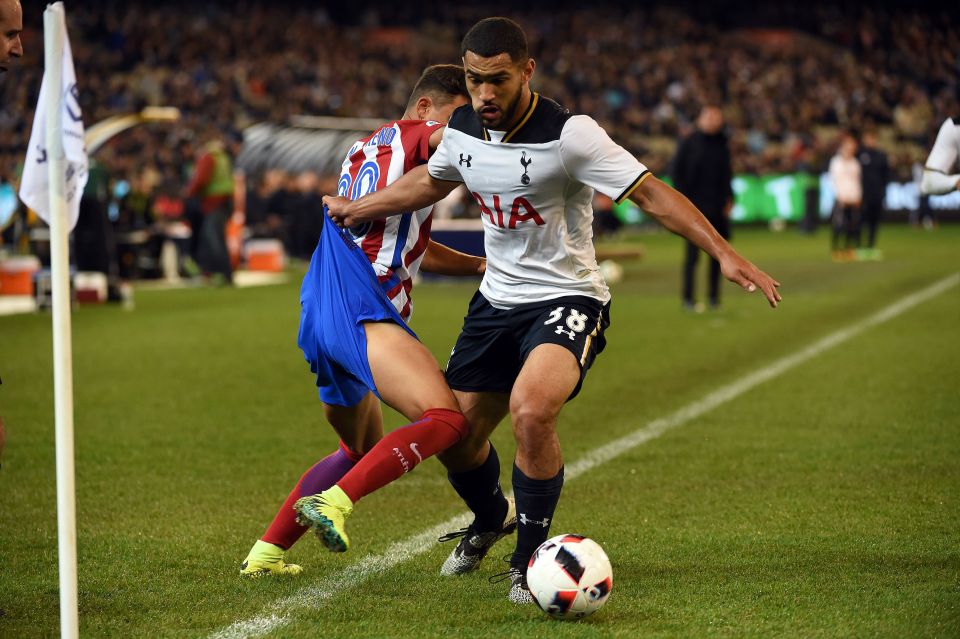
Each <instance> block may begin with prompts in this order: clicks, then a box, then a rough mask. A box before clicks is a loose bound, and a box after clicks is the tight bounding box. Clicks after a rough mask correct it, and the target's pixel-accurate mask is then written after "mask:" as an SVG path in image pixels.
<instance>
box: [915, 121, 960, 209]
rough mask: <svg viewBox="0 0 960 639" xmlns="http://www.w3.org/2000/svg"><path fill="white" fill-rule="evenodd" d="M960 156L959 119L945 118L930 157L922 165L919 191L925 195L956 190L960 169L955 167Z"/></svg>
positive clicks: (959, 178)
mask: <svg viewBox="0 0 960 639" xmlns="http://www.w3.org/2000/svg"><path fill="white" fill-rule="evenodd" d="M958 156H960V118H947V119H946V120H944V122H943V125H941V126H940V131H939V132H938V133H937V141H936V142H934V143H933V149H931V150H930V157H928V158H927V163H926V165H924V174H923V182H922V183H921V185H920V188H921V190H922V191H923V193H924V194H926V195H936V194H941V193H949V192H950V191H953V190H954V189H956V188H957V181H958V180H960V169H958V167H957V161H958V159H960V158H958Z"/></svg>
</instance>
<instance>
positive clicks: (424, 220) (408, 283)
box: [337, 120, 443, 321]
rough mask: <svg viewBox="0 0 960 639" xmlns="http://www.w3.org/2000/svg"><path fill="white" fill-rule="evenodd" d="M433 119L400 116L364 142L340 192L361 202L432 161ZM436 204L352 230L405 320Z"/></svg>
mask: <svg viewBox="0 0 960 639" xmlns="http://www.w3.org/2000/svg"><path fill="white" fill-rule="evenodd" d="M442 126H443V123H442V122H435V121H433V120H426V121H424V120H395V121H393V122H388V123H387V124H384V125H383V126H382V127H380V128H379V129H377V130H376V131H374V132H373V133H372V134H370V135H369V136H367V137H365V138H363V139H362V140H358V141H357V142H356V143H355V144H354V145H353V146H352V147H350V150H349V151H348V152H347V156H346V158H344V160H343V165H342V167H341V169H340V182H339V184H338V185H337V192H338V194H339V195H341V196H342V197H346V198H349V199H351V200H356V199H357V198H360V197H363V196H364V195H368V194H370V193H373V192H374V191H377V190H379V189H382V188H383V187H385V186H386V185H388V184H390V183H391V182H394V181H396V180H397V179H398V178H399V177H400V176H401V175H403V174H404V173H406V172H407V171H409V170H411V169H413V168H415V167H417V166H420V165H421V164H426V163H427V160H429V159H430V135H431V134H432V133H433V132H434V131H436V130H437V129H438V128H440V127H442ZM432 213H433V205H432V204H431V205H430V206H428V207H426V208H422V209H420V210H419V211H413V212H407V213H403V214H401V215H393V216H390V217H388V218H386V219H383V220H375V221H373V222H367V223H364V224H361V225H359V226H356V227H353V228H351V229H348V231H349V232H350V234H351V236H352V237H353V241H354V242H356V243H357V245H359V246H360V248H362V249H363V252H364V253H365V254H366V256H367V259H369V260H370V263H371V264H372V265H373V270H374V271H376V273H377V277H378V279H379V280H380V286H381V287H383V290H384V292H385V293H386V294H387V297H389V298H390V301H391V302H393V305H394V306H395V307H396V309H397V311H398V312H399V313H400V317H402V318H403V319H404V321H409V319H410V313H411V311H412V310H413V302H412V300H411V298H410V289H411V288H413V277H414V276H415V275H416V274H417V271H418V270H419V269H420V262H421V261H422V260H423V254H424V253H425V252H426V250H427V243H428V242H429V240H430V223H431V221H432V219H431V214H432Z"/></svg>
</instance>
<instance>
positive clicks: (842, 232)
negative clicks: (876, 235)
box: [830, 133, 863, 261]
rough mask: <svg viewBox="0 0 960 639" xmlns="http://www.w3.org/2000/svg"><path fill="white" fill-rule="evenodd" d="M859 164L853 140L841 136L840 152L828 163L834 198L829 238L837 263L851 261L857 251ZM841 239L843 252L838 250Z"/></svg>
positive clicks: (855, 143)
mask: <svg viewBox="0 0 960 639" xmlns="http://www.w3.org/2000/svg"><path fill="white" fill-rule="evenodd" d="M860 176H861V169H860V162H858V161H857V139H856V138H855V137H854V136H853V134H851V133H846V134H844V136H843V138H842V139H841V141H840V149H839V150H838V151H837V154H836V155H834V156H833V158H831V160H830V182H831V184H832V185H833V192H834V194H835V196H836V199H837V201H836V204H835V205H834V207H833V235H832V236H831V244H830V246H831V249H832V250H833V258H834V259H835V260H837V261H846V260H848V259H852V257H853V255H852V253H851V251H852V250H853V249H854V248H857V235H856V229H857V227H858V225H859V218H860V204H861V202H862V200H863V184H862V181H861V177H860ZM841 239H842V240H843V249H842V250H841Z"/></svg>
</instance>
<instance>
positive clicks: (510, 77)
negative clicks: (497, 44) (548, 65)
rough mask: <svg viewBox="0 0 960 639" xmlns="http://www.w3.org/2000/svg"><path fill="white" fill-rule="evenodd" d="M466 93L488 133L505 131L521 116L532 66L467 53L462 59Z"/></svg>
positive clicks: (530, 62) (504, 56) (503, 55)
mask: <svg viewBox="0 0 960 639" xmlns="http://www.w3.org/2000/svg"><path fill="white" fill-rule="evenodd" d="M463 66H464V69H465V70H466V72H467V90H468V91H469V92H470V98H471V100H472V102H473V110H474V111H476V113H477V117H478V118H480V122H481V123H482V124H483V126H485V127H486V128H488V129H493V130H494V131H506V130H507V129H509V128H510V127H511V126H512V125H513V124H514V123H515V121H516V119H517V118H518V117H519V116H520V113H519V111H520V102H521V100H522V98H523V97H524V95H525V90H526V91H529V83H530V77H531V76H532V75H533V70H534V68H535V66H536V65H535V63H534V61H533V59H532V58H528V59H527V60H525V61H524V62H520V63H517V62H514V61H513V60H511V59H510V56H509V55H508V54H506V53H501V54H499V55H495V56H492V57H489V58H483V57H480V56H478V55H477V54H476V53H474V52H473V51H467V53H466V55H465V56H463Z"/></svg>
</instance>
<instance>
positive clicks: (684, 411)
mask: <svg viewBox="0 0 960 639" xmlns="http://www.w3.org/2000/svg"><path fill="white" fill-rule="evenodd" d="M958 284H960V273H954V274H953V275H950V276H948V277H946V278H944V279H942V280H940V281H939V282H936V283H935V284H932V285H930V286H928V287H927V288H925V289H923V290H921V291H918V292H916V293H913V294H911V295H908V296H906V297H904V298H902V299H901V300H900V301H898V302H895V303H893V304H891V305H890V306H887V307H886V308H884V309H882V310H880V311H879V312H877V313H875V314H873V315H871V316H869V317H867V318H866V319H863V320H861V321H859V322H857V323H856V324H853V325H852V326H849V327H847V328H843V329H840V330H838V331H835V332H833V333H830V334H829V335H827V336H825V337H823V338H821V339H819V340H817V341H816V342H814V343H813V344H811V345H810V346H807V347H806V348H803V349H801V350H799V351H797V352H796V353H793V354H792V355H787V356H786V357H783V358H781V359H779V360H777V361H775V362H773V363H772V364H769V365H768V366H765V367H763V368H761V369H759V370H757V371H754V372H752V373H749V374H747V375H745V376H744V377H741V378H740V379H738V380H736V381H734V382H732V383H730V384H727V385H726V386H722V387H720V388H718V389H717V390H715V391H713V392H712V393H710V394H708V395H707V396H705V397H703V398H701V399H698V400H697V401H695V402H692V403H690V404H687V405H686V406H684V407H682V408H680V409H679V410H677V411H676V412H674V413H672V414H670V415H667V416H666V417H661V418H660V419H656V420H654V421H652V422H650V423H649V424H647V425H646V426H644V427H642V428H640V429H638V430H635V431H633V432H632V433H630V434H628V435H625V436H623V437H620V438H619V439H615V440H613V441H611V442H609V443H607V444H605V445H603V446H600V447H599V448H595V449H593V450H592V451H589V452H587V453H586V454H585V455H584V456H583V457H581V458H580V459H578V460H577V461H576V462H574V463H572V464H569V465H567V467H566V469H565V471H564V478H565V480H566V481H572V480H573V479H575V478H577V477H579V476H580V475H583V474H584V473H586V472H588V471H590V470H592V469H594V468H596V467H597V466H600V465H601V464H605V463H606V462H608V461H610V460H612V459H614V458H616V457H618V456H620V455H622V454H623V453H625V452H627V451H629V450H632V449H633V448H636V447H637V446H640V445H641V444H644V443H646V442H648V441H650V440H651V439H655V438H657V437H659V436H660V435H662V434H664V433H665V432H667V431H668V430H671V429H673V428H677V427H678V426H682V425H683V424H686V423H687V422H689V421H691V420H693V419H696V418H697V417H700V416H701V415H703V414H705V413H708V412H709V411H711V410H713V409H714V408H716V407H718V406H720V405H722V404H725V403H726V402H728V401H730V400H732V399H734V398H736V397H739V396H740V395H743V394H744V393H746V392H747V391H749V390H751V389H753V388H754V387H756V386H758V385H760V384H762V383H763V382H766V381H768V380H771V379H773V378H774V377H777V376H778V375H781V374H783V373H784V372H786V371H788V370H790V369H791V368H793V367H795V366H798V365H800V364H802V363H804V362H806V361H807V360H810V359H812V358H814V357H816V356H817V355H819V354H821V353H823V352H824V351H827V350H829V349H831V348H833V347H834V346H837V345H838V344H841V343H843V342H845V341H847V340H849V339H852V338H853V337H856V336H857V335H859V334H860V333H863V332H864V331H866V330H867V329H869V328H872V327H874V326H876V325H878V324H882V323H884V322H886V321H889V320H891V319H893V318H894V317H897V316H898V315H900V314H902V313H904V312H906V311H908V310H910V309H911V308H913V307H915V306H917V305H918V304H921V303H923V302H926V301H927V300H929V299H932V298H934V297H936V296H937V295H940V294H941V293H943V292H945V291H947V290H949V289H951V288H953V287H954V286H957V285H958ZM468 521H469V516H468V513H463V514H460V515H457V516H456V517H453V518H451V519H449V520H447V521H445V522H443V523H441V524H437V525H436V526H434V527H433V528H430V529H429V530H425V531H423V532H421V533H419V534H417V535H414V536H413V537H410V538H408V539H406V540H404V541H400V542H397V543H395V544H393V545H392V546H390V547H389V548H388V549H387V550H386V551H385V552H384V553H383V554H381V555H368V556H367V557H364V558H363V559H361V560H360V561H358V562H357V563H355V564H351V565H350V566H347V567H346V568H344V569H343V570H342V571H340V572H339V573H338V574H336V575H333V576H332V577H331V578H330V579H328V580H327V581H326V582H325V583H323V584H319V585H316V586H312V587H310V588H306V589H304V590H302V591H300V592H299V593H297V594H295V595H291V596H290V597H286V598H284V599H281V600H279V601H277V602H275V603H274V604H272V605H271V606H270V607H269V609H268V610H267V611H265V612H263V613H262V614H260V615H257V616H256V617H251V618H249V619H245V620H242V621H237V622H236V623H233V624H231V625H229V626H227V627H226V628H224V629H222V630H220V631H218V632H215V633H213V634H212V635H210V637H211V639H246V638H248V637H262V636H263V635H266V634H268V633H270V632H272V631H274V630H276V629H277V628H279V627H281V626H284V625H286V624H287V623H289V622H290V621H291V620H292V618H293V615H294V614H295V613H296V612H297V611H298V610H301V609H304V608H308V607H313V606H316V605H317V604H319V603H320V602H323V601H325V600H327V599H330V598H331V597H333V596H334V595H335V594H337V593H338V592H340V591H342V590H346V589H348V588H352V587H354V586H358V585H360V584H362V583H363V582H365V581H367V579H369V578H371V577H373V576H375V575H379V574H382V573H384V572H386V571H387V570H389V569H390V568H393V567H394V566H396V565H397V564H400V563H403V562H405V561H407V560H408V559H413V558H414V557H416V556H417V555H422V554H423V553H425V552H427V551H428V550H429V549H431V548H433V546H434V544H435V543H436V538H437V537H438V536H440V535H442V534H443V533H445V532H448V531H450V530H451V529H456V528H461V527H463V526H465V525H466V524H467V522H468Z"/></svg>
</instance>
